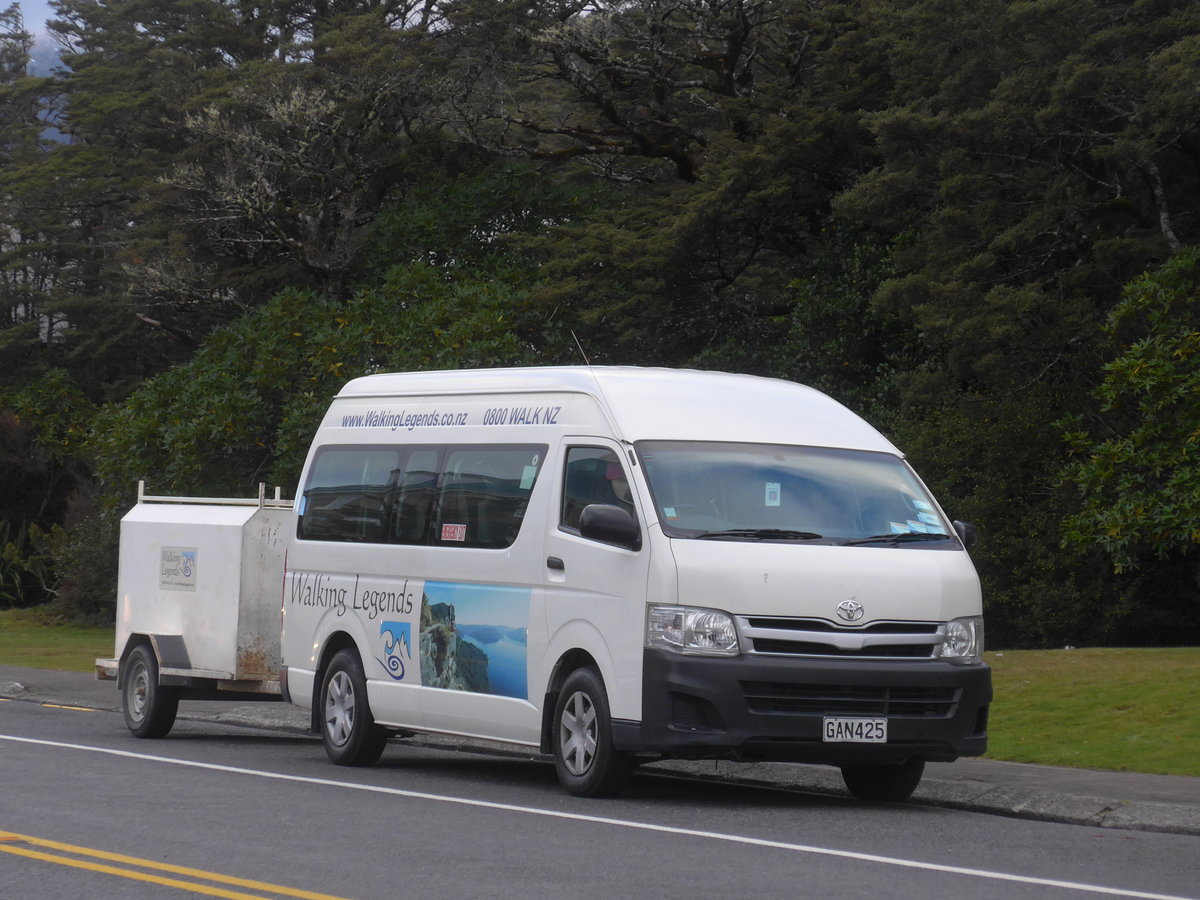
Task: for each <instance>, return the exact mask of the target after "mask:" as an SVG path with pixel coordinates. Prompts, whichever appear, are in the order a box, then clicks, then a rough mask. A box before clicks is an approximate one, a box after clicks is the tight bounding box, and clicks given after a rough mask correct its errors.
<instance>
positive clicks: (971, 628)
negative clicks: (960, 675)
mask: <svg viewBox="0 0 1200 900" xmlns="http://www.w3.org/2000/svg"><path fill="white" fill-rule="evenodd" d="M938 657H939V658H940V659H944V660H948V661H949V662H952V663H959V664H961V665H966V664H968V663H977V662H981V661H982V660H983V616H964V617H963V618H961V619H951V620H950V621H949V622H947V623H946V628H945V631H944V633H943V634H942V644H941V649H940V652H939V653H938Z"/></svg>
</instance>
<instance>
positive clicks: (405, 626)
mask: <svg viewBox="0 0 1200 900" xmlns="http://www.w3.org/2000/svg"><path fill="white" fill-rule="evenodd" d="M379 635H380V637H382V638H383V654H384V657H385V659H380V658H379V657H375V661H376V662H378V663H379V664H380V665H381V666H383V667H384V668H385V669H387V673H388V675H390V676H392V678H394V679H395V680H396V681H402V680H404V663H405V661H406V660H407V661H409V662H411V661H412V629H411V626H410V625H409V623H408V622H380V623H379Z"/></svg>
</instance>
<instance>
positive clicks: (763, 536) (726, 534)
mask: <svg viewBox="0 0 1200 900" xmlns="http://www.w3.org/2000/svg"><path fill="white" fill-rule="evenodd" d="M695 537H697V538H699V539H705V538H717V539H720V538H752V539H753V540H756V541H769V540H784V541H815V540H817V539H819V538H823V537H825V535H823V534H817V533H816V532H815V531H789V530H787V529H786V528H727V529H725V530H724V531H702V532H700V534H697V535H695Z"/></svg>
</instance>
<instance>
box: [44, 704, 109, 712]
mask: <svg viewBox="0 0 1200 900" xmlns="http://www.w3.org/2000/svg"><path fill="white" fill-rule="evenodd" d="M40 705H41V706H44V707H47V708H49V709H77V710H79V711H80V712H96V711H97V710H96V709H95V708H94V707H91V706H63V705H62V704H61V703H42V704H40Z"/></svg>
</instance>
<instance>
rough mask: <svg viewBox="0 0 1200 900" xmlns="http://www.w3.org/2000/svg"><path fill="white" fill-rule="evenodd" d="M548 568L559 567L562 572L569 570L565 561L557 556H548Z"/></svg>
mask: <svg viewBox="0 0 1200 900" xmlns="http://www.w3.org/2000/svg"><path fill="white" fill-rule="evenodd" d="M546 568H548V569H558V571H560V572H565V571H566V570H567V567H566V566H565V565H564V564H563V561H562V560H561V559H559V558H558V557H557V556H548V557H546Z"/></svg>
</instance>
